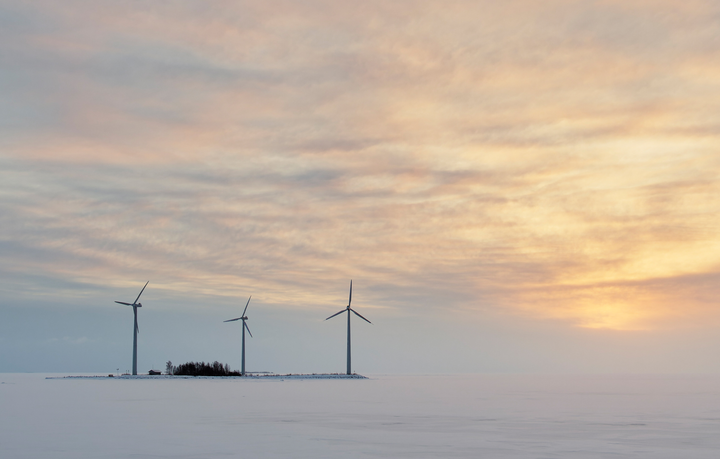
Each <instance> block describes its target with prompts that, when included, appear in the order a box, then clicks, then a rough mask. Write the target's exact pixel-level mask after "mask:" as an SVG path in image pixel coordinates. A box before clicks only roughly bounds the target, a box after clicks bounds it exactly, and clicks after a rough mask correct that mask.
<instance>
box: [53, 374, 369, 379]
mask: <svg viewBox="0 0 720 459" xmlns="http://www.w3.org/2000/svg"><path fill="white" fill-rule="evenodd" d="M45 379H369V378H368V377H367V376H363V375H358V374H351V375H346V374H337V373H313V374H286V375H276V374H269V375H265V374H264V375H253V374H247V375H245V376H187V375H120V376H103V375H96V376H48V377H46V378H45Z"/></svg>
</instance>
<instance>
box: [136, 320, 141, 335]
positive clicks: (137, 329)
mask: <svg viewBox="0 0 720 459" xmlns="http://www.w3.org/2000/svg"><path fill="white" fill-rule="evenodd" d="M135 331H136V332H137V333H140V327H138V324H137V321H135Z"/></svg>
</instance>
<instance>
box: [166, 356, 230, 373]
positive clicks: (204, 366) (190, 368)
mask: <svg viewBox="0 0 720 459" xmlns="http://www.w3.org/2000/svg"><path fill="white" fill-rule="evenodd" d="M168 363H169V362H168ZM172 374H174V375H183V376H241V375H240V372H239V371H230V367H229V366H228V364H227V363H226V364H225V365H223V364H222V363H220V362H218V361H217V360H216V361H214V362H213V363H205V362H188V363H183V364H182V365H178V366H176V367H173V371H172Z"/></svg>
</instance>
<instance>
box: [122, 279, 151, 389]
mask: <svg viewBox="0 0 720 459" xmlns="http://www.w3.org/2000/svg"><path fill="white" fill-rule="evenodd" d="M149 283H150V281H147V282H145V286H144V287H143V288H142V290H140V293H139V294H138V296H137V298H135V301H133V302H132V303H123V302H122V301H116V303H118V304H124V305H125V306H132V308H133V315H134V316H135V328H134V329H133V366H132V374H134V375H137V334H138V332H140V329H139V328H138V323H137V308H142V303H138V300H139V299H140V295H142V293H143V292H144V291H145V287H147V285H148V284H149Z"/></svg>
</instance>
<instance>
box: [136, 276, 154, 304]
mask: <svg viewBox="0 0 720 459" xmlns="http://www.w3.org/2000/svg"><path fill="white" fill-rule="evenodd" d="M149 283H150V281H147V282H145V286H144V287H143V288H142V290H140V293H138V297H137V298H135V303H137V302H138V300H139V299H140V295H142V292H144V291H145V287H147V284H149ZM135 303H133V304H135Z"/></svg>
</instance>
